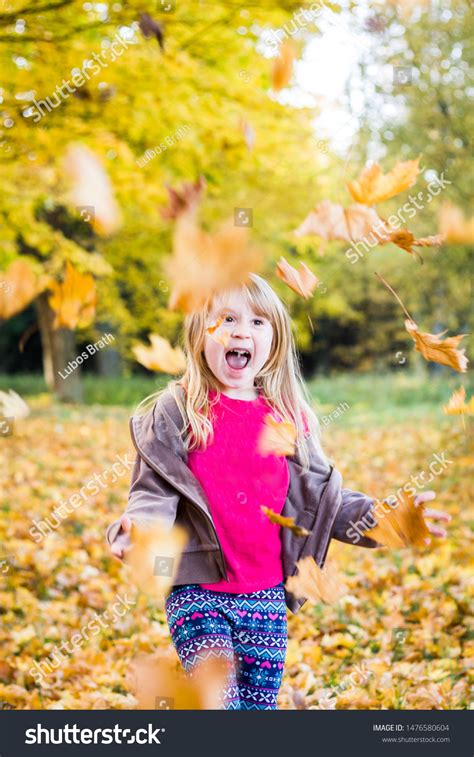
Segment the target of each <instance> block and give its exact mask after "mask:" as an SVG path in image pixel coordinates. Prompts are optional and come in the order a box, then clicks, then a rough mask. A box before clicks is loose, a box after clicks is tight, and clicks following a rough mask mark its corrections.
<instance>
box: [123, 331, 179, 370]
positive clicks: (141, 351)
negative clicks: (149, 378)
mask: <svg viewBox="0 0 474 757" xmlns="http://www.w3.org/2000/svg"><path fill="white" fill-rule="evenodd" d="M148 338H149V340H150V342H151V346H145V345H143V344H138V345H135V346H134V347H133V348H132V349H133V354H134V355H135V358H136V360H137V362H139V363H140V364H141V365H144V366H145V368H148V370H149V371H161V372H162V373H171V374H172V375H175V374H178V373H183V372H184V371H185V370H186V358H185V356H184V352H183V351H182V349H181V348H180V347H174V348H173V347H172V346H171V345H170V343H169V342H168V341H167V340H166V339H164V338H163V337H162V336H158V334H150V335H149V337H148Z"/></svg>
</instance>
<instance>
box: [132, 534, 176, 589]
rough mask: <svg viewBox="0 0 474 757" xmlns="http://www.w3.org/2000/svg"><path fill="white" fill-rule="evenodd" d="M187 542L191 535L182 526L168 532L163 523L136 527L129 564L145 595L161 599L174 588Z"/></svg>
mask: <svg viewBox="0 0 474 757" xmlns="http://www.w3.org/2000/svg"><path fill="white" fill-rule="evenodd" d="M187 541H188V535H187V533H186V531H185V530H184V529H183V528H182V527H181V526H177V525H174V526H173V527H172V529H171V530H167V529H166V528H165V527H164V525H163V524H162V523H160V522H158V523H153V524H152V525H150V524H143V525H140V526H139V525H137V524H135V523H134V524H133V525H132V533H131V542H132V548H131V549H130V551H129V552H128V553H127V556H126V562H127V564H128V565H129V566H130V568H131V571H132V576H133V580H134V582H135V583H136V584H137V586H139V588H140V589H141V591H143V592H145V593H146V594H151V595H153V596H155V597H159V598H162V597H163V596H164V594H165V593H166V592H167V591H168V589H169V588H170V587H171V586H172V585H173V581H174V578H175V576H176V572H177V570H178V565H179V561H180V559H181V553H182V551H183V549H184V547H185V546H186V543H187Z"/></svg>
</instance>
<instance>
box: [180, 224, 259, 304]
mask: <svg viewBox="0 0 474 757" xmlns="http://www.w3.org/2000/svg"><path fill="white" fill-rule="evenodd" d="M262 262H263V257H262V255H261V253H260V252H258V251H256V250H255V249H254V248H252V247H250V246H249V243H248V230H247V229H246V228H245V227H243V226H234V224H233V222H231V221H228V222H226V223H225V224H223V225H222V226H221V227H220V228H219V229H218V230H217V231H216V232H214V233H213V234H208V233H207V232H205V231H203V230H202V229H201V228H200V227H199V226H198V224H197V222H196V218H195V214H194V212H184V213H182V214H180V215H179V216H178V218H177V220H176V225H175V231H174V239H173V256H172V258H171V260H169V261H168V264H167V274H168V278H169V280H170V281H171V282H172V287H173V289H172V293H171V297H170V301H169V303H168V307H169V308H170V309H176V310H181V311H182V312H184V313H192V312H193V311H195V310H199V309H200V308H201V307H203V306H204V305H205V304H206V302H207V301H208V299H209V298H210V297H212V296H213V295H215V294H217V293H218V292H220V291H223V290H225V289H228V288H231V287H233V286H234V285H236V284H240V283H243V282H244V281H246V280H247V279H248V276H249V273H250V272H252V271H254V272H257V271H258V270H259V269H260V267H261V265H262Z"/></svg>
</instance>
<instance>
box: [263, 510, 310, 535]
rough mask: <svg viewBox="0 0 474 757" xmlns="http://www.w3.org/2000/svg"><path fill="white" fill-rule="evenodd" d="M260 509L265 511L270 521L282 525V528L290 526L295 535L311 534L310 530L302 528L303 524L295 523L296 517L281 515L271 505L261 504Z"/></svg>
mask: <svg viewBox="0 0 474 757" xmlns="http://www.w3.org/2000/svg"><path fill="white" fill-rule="evenodd" d="M260 510H262V512H264V513H265V515H266V516H267V518H268V520H269V521H270V523H276V524H277V525H279V526H282V528H289V529H290V531H292V532H293V533H294V534H295V536H309V533H310V532H309V531H307V530H306V528H302V527H301V526H298V525H297V524H296V523H295V519H294V518H285V517H284V516H283V515H279V514H278V513H276V512H275V511H274V510H271V509H270V508H269V507H265V506H264V505H261V506H260Z"/></svg>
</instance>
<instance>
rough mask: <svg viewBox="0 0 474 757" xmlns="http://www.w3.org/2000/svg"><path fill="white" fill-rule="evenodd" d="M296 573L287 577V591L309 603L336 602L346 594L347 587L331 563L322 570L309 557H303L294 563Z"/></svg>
mask: <svg viewBox="0 0 474 757" xmlns="http://www.w3.org/2000/svg"><path fill="white" fill-rule="evenodd" d="M296 567H297V568H298V573H297V575H295V576H288V578H287V579H286V583H285V588H286V590H287V591H289V592H291V593H292V594H293V595H294V596H295V597H301V598H303V597H304V598H305V599H309V601H310V602H326V603H327V604H330V603H331V602H337V600H338V599H340V598H341V597H343V596H344V594H346V593H347V586H346V585H345V584H344V581H343V579H342V576H341V575H340V574H339V573H338V571H337V569H336V567H335V565H334V564H332V563H326V565H325V567H324V568H323V570H321V568H320V567H319V566H318V565H317V564H316V562H315V560H314V558H313V557H311V555H309V556H308V557H303V559H302V560H298V562H297V563H296Z"/></svg>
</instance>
